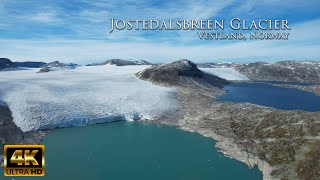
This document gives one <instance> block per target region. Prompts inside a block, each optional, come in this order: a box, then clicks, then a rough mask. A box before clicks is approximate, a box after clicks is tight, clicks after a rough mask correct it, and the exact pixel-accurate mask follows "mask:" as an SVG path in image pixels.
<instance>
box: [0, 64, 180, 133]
mask: <svg viewBox="0 0 320 180" xmlns="http://www.w3.org/2000/svg"><path fill="white" fill-rule="evenodd" d="M147 67H149V66H123V67H119V66H113V65H105V66H92V67H78V68H76V69H64V70H60V71H52V72H48V73H36V72H37V71H39V69H33V70H25V71H3V72H0V100H3V101H4V102H5V103H6V104H8V106H9V107H10V109H11V111H12V116H13V120H14V122H15V123H16V124H17V126H18V127H20V128H21V129H22V130H23V131H31V130H35V129H51V128H56V127H66V126H77V125H85V124H92V123H102V122H107V121H114V120H136V119H152V118H154V117H156V116H158V115H160V114H161V113H163V112H166V111H173V110H175V109H177V108H178V107H179V103H178V101H177V100H176V99H175V98H173V97H172V96H173V95H174V90H172V89H169V88H165V87H161V86H157V85H153V84H152V83H150V82H146V81H142V80H140V79H138V78H137V77H135V75H134V74H135V73H136V72H138V71H140V70H143V69H145V68H147Z"/></svg>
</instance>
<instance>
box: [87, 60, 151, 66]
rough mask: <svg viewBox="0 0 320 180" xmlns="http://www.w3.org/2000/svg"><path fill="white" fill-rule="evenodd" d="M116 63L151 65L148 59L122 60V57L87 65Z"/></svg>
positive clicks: (122, 64)
mask: <svg viewBox="0 0 320 180" xmlns="http://www.w3.org/2000/svg"><path fill="white" fill-rule="evenodd" d="M107 64H109V65H116V66H128V65H151V63H149V62H148V61H144V60H139V61H133V60H122V59H110V60H108V61H105V62H102V63H93V64H88V65H87V66H103V65H107Z"/></svg>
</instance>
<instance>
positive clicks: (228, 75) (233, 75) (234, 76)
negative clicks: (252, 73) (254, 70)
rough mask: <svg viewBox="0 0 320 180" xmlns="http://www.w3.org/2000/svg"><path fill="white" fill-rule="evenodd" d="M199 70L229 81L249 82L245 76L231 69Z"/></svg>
mask: <svg viewBox="0 0 320 180" xmlns="http://www.w3.org/2000/svg"><path fill="white" fill-rule="evenodd" d="M200 70H201V71H204V72H206V73H209V74H213V75H216V76H218V77H220V78H223V79H226V80H230V81H232V80H233V81H242V80H249V78H248V77H247V76H245V75H243V74H241V73H239V72H238V71H236V70H235V69H233V68H200Z"/></svg>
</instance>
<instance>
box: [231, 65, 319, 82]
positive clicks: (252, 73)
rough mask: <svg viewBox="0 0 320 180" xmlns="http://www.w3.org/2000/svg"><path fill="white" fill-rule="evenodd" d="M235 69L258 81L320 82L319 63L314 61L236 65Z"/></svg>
mask: <svg viewBox="0 0 320 180" xmlns="http://www.w3.org/2000/svg"><path fill="white" fill-rule="evenodd" d="M235 69H236V70H237V71H239V72H240V73H242V74H244V75H245V76H247V77H248V78H250V79H252V80H258V81H286V82H310V83H319V82H320V62H314V61H309V62H299V61H282V62H277V63H273V64H271V63H264V62H256V63H250V64H247V65H238V66H236V67H235Z"/></svg>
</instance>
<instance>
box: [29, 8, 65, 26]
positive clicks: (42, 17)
mask: <svg viewBox="0 0 320 180" xmlns="http://www.w3.org/2000/svg"><path fill="white" fill-rule="evenodd" d="M28 20H31V21H37V22H40V23H47V24H53V23H60V22H61V19H60V18H59V17H58V13H57V12H56V11H53V10H50V11H43V12H38V13H36V14H35V15H32V16H30V17H29V19H28Z"/></svg>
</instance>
